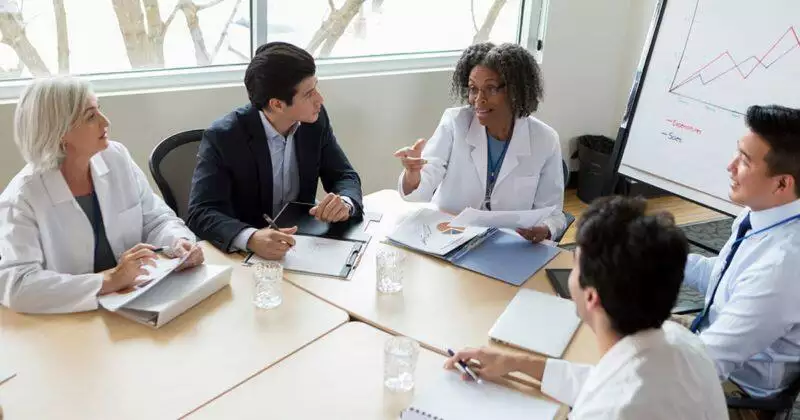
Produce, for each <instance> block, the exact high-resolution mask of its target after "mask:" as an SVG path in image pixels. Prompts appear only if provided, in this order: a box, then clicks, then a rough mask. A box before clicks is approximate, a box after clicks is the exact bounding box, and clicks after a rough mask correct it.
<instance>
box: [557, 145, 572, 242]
mask: <svg viewBox="0 0 800 420" xmlns="http://www.w3.org/2000/svg"><path fill="white" fill-rule="evenodd" d="M561 167H562V168H563V170H564V188H567V184H569V166H567V162H566V161H563V160H562V161H561ZM564 218H565V219H567V225H566V227H565V228H564V230H563V231H561V233H560V234H559V235H558V236H556V237H555V238H553V242H555V243H559V242H561V239H562V238H563V237H564V234H565V233H567V229H569V227H570V226H572V224H573V223H575V216H573V215H572V214H570V213H569V212H566V211H565V212H564Z"/></svg>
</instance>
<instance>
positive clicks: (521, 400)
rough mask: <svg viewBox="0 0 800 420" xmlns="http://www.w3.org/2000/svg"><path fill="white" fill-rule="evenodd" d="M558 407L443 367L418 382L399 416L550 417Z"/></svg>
mask: <svg viewBox="0 0 800 420" xmlns="http://www.w3.org/2000/svg"><path fill="white" fill-rule="evenodd" d="M558 409H559V405H558V404H556V403H554V402H550V401H548V400H545V399H544V398H537V397H533V396H530V395H526V394H523V393H521V392H519V391H516V390H513V389H510V388H506V387H503V386H501V385H497V384H494V383H491V382H488V381H484V382H483V383H482V384H476V383H474V382H471V381H464V380H461V378H460V377H459V374H458V373H457V372H452V371H445V370H442V371H441V373H440V374H439V375H437V377H436V378H435V379H433V380H432V381H430V382H428V383H423V384H420V386H419V391H415V397H414V402H413V403H412V404H411V408H410V409H409V410H408V411H407V412H406V413H404V414H403V415H402V419H403V420H408V419H418V418H426V417H425V416H427V418H443V419H459V420H471V419H476V420H484V419H507V420H517V419H519V420H522V419H552V418H553V417H555V415H556V413H557V412H558ZM420 414H422V416H420Z"/></svg>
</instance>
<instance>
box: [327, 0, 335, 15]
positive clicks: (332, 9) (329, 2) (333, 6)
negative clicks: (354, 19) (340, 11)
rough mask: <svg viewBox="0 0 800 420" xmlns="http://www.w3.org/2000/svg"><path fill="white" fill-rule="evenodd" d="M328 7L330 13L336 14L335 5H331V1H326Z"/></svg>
mask: <svg viewBox="0 0 800 420" xmlns="http://www.w3.org/2000/svg"><path fill="white" fill-rule="evenodd" d="M328 7H330V8H331V13H335V12H336V5H335V4H333V0H328Z"/></svg>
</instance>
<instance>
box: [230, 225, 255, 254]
mask: <svg viewBox="0 0 800 420" xmlns="http://www.w3.org/2000/svg"><path fill="white" fill-rule="evenodd" d="M257 231H258V229H255V228H251V227H249V228H244V229H242V231H241V232H239V234H238V235H236V237H235V238H233V242H232V243H231V248H232V249H230V250H229V251H236V250H239V251H248V249H247V241H249V240H250V237H251V236H253V234H254V233H256V232H257Z"/></svg>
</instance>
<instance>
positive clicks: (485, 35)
mask: <svg viewBox="0 0 800 420" xmlns="http://www.w3.org/2000/svg"><path fill="white" fill-rule="evenodd" d="M505 5H506V0H494V3H492V7H490V8H489V12H488V13H487V14H486V19H485V20H484V21H483V25H481V28H480V29H479V30H478V32H477V33H476V34H475V36H474V37H473V38H472V43H473V44H476V43H478V42H483V41H486V40H488V39H489V35H490V34H491V33H492V28H493V27H494V24H495V22H497V16H498V15H499V14H500V11H501V10H503V6H505Z"/></svg>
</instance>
